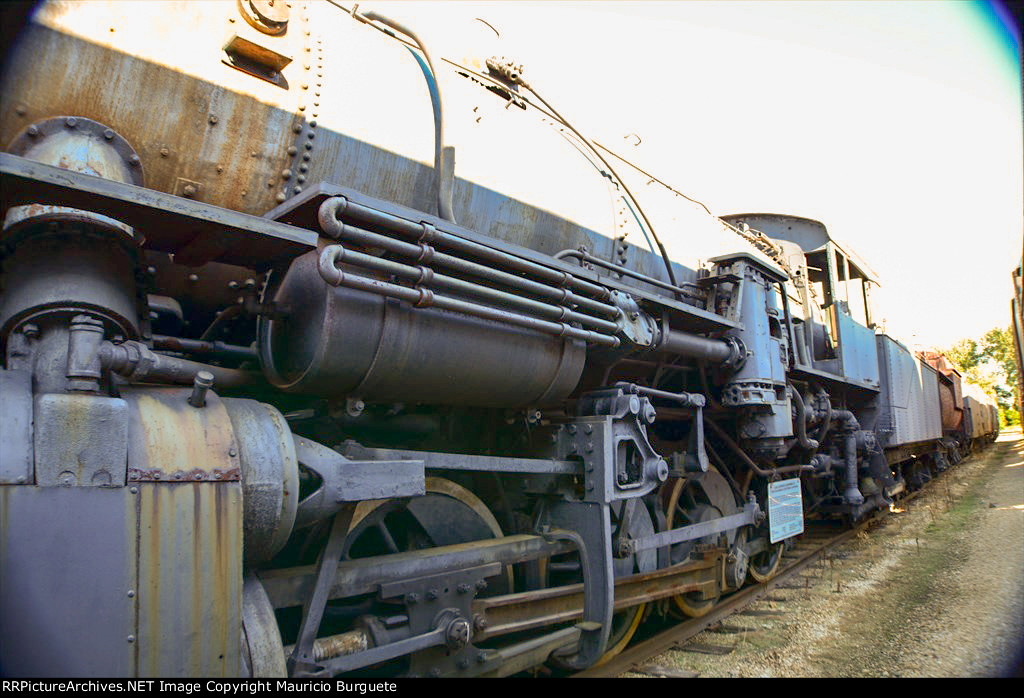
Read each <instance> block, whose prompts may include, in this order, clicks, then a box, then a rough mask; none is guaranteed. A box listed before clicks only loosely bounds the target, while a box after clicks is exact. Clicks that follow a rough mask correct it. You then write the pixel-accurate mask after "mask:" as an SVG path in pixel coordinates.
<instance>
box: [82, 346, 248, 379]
mask: <svg viewBox="0 0 1024 698" xmlns="http://www.w3.org/2000/svg"><path fill="white" fill-rule="evenodd" d="M99 359H100V364H101V365H102V366H103V368H106V369H110V370H111V371H113V372H114V373H117V374H119V375H121V376H124V377H125V378H127V379H128V380H130V381H132V382H138V381H143V380H150V381H156V382H164V383H177V384H182V385H192V382H193V381H194V380H195V377H196V374H197V373H199V372H200V371H209V372H210V373H211V374H213V387H214V389H217V390H223V389H226V388H248V387H253V386H263V385H266V380H264V378H263V375H262V374H260V373H257V372H255V371H242V370H239V369H237V368H223V367H221V366H211V365H210V364H202V363H199V362H197V361H189V360H188V359H180V358H178V357H176V356H166V355H164V354H156V353H154V352H153V351H151V350H150V348H149V347H147V346H146V345H145V344H142V343H141V342H135V341H128V342H123V343H121V344H114V343H113V342H103V344H101V345H100V350H99Z"/></svg>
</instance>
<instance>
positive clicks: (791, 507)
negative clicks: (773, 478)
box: [768, 477, 804, 543]
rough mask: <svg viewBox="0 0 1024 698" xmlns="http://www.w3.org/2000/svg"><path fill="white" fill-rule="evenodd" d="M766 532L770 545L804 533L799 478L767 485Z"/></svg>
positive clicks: (802, 504)
mask: <svg viewBox="0 0 1024 698" xmlns="http://www.w3.org/2000/svg"><path fill="white" fill-rule="evenodd" d="M768 530H769V533H770V539H771V542H772V543H778V542H779V541H780V540H785V539H786V538H791V537H793V536H798V535H800V534H801V533H803V532H804V503H803V497H802V496H801V494H800V478H798V477H795V478H792V479H790V480H780V481H779V482H771V483H769V484H768Z"/></svg>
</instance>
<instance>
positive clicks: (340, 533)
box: [288, 506, 355, 678]
mask: <svg viewBox="0 0 1024 698" xmlns="http://www.w3.org/2000/svg"><path fill="white" fill-rule="evenodd" d="M354 513H355V506H347V507H345V508H344V509H342V510H341V511H340V512H338V513H337V514H336V515H335V516H334V523H333V524H332V525H331V534H330V537H329V538H328V539H327V545H326V546H324V549H323V550H321V551H320V558H319V559H318V560H317V562H316V582H315V583H314V585H313V590H312V593H311V594H310V595H309V597H308V598H307V599H306V603H304V604H303V607H302V625H301V627H300V628H299V637H298V640H297V641H296V642H295V649H294V650H293V651H292V655H291V656H290V657H288V675H289V676H291V677H292V678H300V677H307V676H315V675H317V674H318V671H319V670H320V669H321V668H322V667H320V666H319V665H318V664H317V663H316V662H315V661H314V659H313V641H314V640H315V639H316V634H317V632H318V631H319V630H320V621H322V620H323V617H324V609H325V608H326V607H327V598H328V595H329V593H330V590H331V585H332V584H333V583H334V578H335V575H336V574H337V571H338V562H339V561H340V560H341V552H342V550H343V549H344V547H345V537H346V536H347V535H348V528H349V525H350V524H351V523H352V515H353V514H354Z"/></svg>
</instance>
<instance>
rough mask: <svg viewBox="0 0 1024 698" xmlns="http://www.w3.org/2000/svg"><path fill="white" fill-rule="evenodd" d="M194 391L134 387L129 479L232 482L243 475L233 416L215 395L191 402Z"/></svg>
mask: <svg viewBox="0 0 1024 698" xmlns="http://www.w3.org/2000/svg"><path fill="white" fill-rule="evenodd" d="M191 394H192V390H191V389H190V388H130V389H123V390H122V391H121V395H122V397H123V398H124V399H125V401H126V402H127V403H128V415H129V419H128V446H129V451H128V481H129V482H143V481H166V482H184V481H186V480H194V481H203V480H206V481H210V480H212V481H215V482H221V481H228V480H238V479H239V477H240V461H239V459H238V445H237V443H236V442H235V436H234V430H233V429H232V427H231V418H230V417H229V416H228V412H227V409H226V408H225V407H224V403H223V402H221V400H220V398H219V397H217V395H216V394H215V393H212V392H210V393H207V397H206V406H205V407H201V408H197V407H192V405H190V404H188V398H189V395H191Z"/></svg>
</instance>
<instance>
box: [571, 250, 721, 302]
mask: <svg viewBox="0 0 1024 698" xmlns="http://www.w3.org/2000/svg"><path fill="white" fill-rule="evenodd" d="M566 257H573V258H575V259H578V260H580V262H581V263H582V262H587V263H588V264H595V265H597V266H599V267H603V268H604V269H609V270H611V271H614V272H615V273H616V274H622V275H623V276H628V277H630V278H632V279H636V280H637V281H643V282H644V283H646V284H651V285H652V286H657V287H658V288H662V289H665V290H666V291H670V292H672V293H682V294H684V295H686V296H689V297H690V298H701V297H702V295H701V294H700V293H698V287H697V285H696V284H691V283H687V282H683V283H681V284H679V285H678V286H674V285H672V284H668V283H665V282H664V281H662V280H660V279H655V278H654V277H651V276H646V275H644V274H641V273H640V272H636V271H633V270H632V269H627V268H626V267H623V266H620V265H618V264H612V263H611V262H608V261H605V260H603V259H601V258H600V257H595V256H594V255H592V254H587V253H586V252H583V251H582V250H562V251H561V252H559V253H557V254H556V255H555V259H565V258H566Z"/></svg>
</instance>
